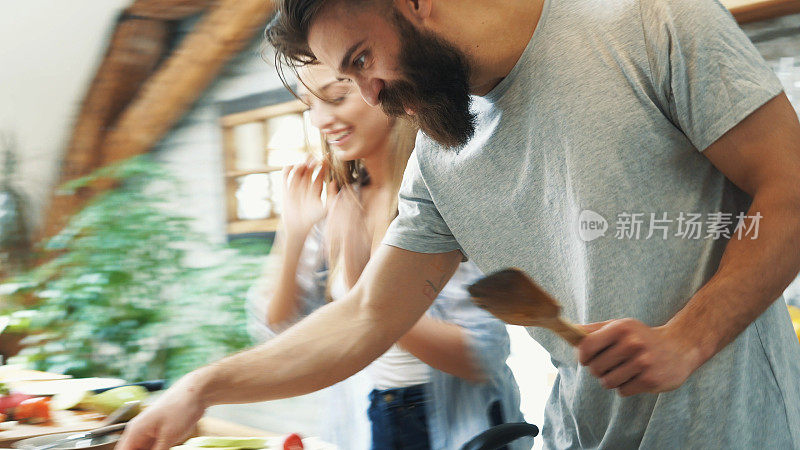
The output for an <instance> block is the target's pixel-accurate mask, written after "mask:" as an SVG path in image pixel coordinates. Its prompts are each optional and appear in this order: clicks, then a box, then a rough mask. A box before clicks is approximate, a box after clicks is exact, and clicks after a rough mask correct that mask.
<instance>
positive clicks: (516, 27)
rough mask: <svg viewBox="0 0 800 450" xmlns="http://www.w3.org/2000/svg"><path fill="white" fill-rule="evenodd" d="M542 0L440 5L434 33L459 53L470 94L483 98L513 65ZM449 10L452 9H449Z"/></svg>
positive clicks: (539, 12) (485, 0)
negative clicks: (463, 59)
mask: <svg viewBox="0 0 800 450" xmlns="http://www.w3.org/2000/svg"><path fill="white" fill-rule="evenodd" d="M544 2H545V0H474V1H463V2H461V1H459V2H441V3H440V5H442V6H441V11H440V14H439V15H440V17H441V18H444V17H447V18H448V19H450V20H443V19H440V20H438V21H437V22H438V23H437V25H438V26H437V28H440V30H435V31H436V32H437V34H439V35H440V36H442V37H443V38H445V39H446V40H448V41H449V42H451V43H453V44H454V45H455V46H456V47H457V48H458V49H460V50H461V51H463V52H464V53H465V54H466V55H467V58H468V59H469V63H470V66H471V69H472V74H471V76H470V86H471V89H470V90H471V93H472V94H474V95H486V94H488V93H489V91H491V90H492V89H493V88H494V87H495V86H497V84H498V83H500V81H502V80H503V78H505V77H506V76H507V75H508V74H509V72H511V69H513V68H514V66H515V65H516V64H517V61H519V58H520V57H521V56H522V53H523V52H524V51H525V48H526V47H527V46H528V42H530V40H531V37H532V36H533V32H534V30H535V29H536V26H537V25H538V23H539V18H540V17H541V15H542V8H543V6H544ZM451 9H452V10H451Z"/></svg>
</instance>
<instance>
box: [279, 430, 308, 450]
mask: <svg viewBox="0 0 800 450" xmlns="http://www.w3.org/2000/svg"><path fill="white" fill-rule="evenodd" d="M283 450H303V440H302V439H300V435H299V434H297V433H292V434H290V435H289V436H286V440H285V441H283Z"/></svg>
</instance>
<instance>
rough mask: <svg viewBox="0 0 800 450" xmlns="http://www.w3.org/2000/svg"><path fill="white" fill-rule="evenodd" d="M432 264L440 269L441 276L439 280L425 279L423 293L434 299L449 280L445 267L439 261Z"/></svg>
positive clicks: (431, 299)
mask: <svg viewBox="0 0 800 450" xmlns="http://www.w3.org/2000/svg"><path fill="white" fill-rule="evenodd" d="M431 266H432V267H433V268H434V269H436V270H438V271H439V273H441V276H440V277H439V281H436V280H425V286H424V287H423V288H422V294H423V295H425V297H427V298H428V299H429V300H430V301H434V300H436V297H437V296H438V295H439V292H440V291H441V290H442V288H443V287H444V285H445V283H446V281H447V273H445V270H444V269H445V268H444V266H443V265H442V263H441V262H439V261H434V262H433V263H432V264H431Z"/></svg>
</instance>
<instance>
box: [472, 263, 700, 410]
mask: <svg viewBox="0 0 800 450" xmlns="http://www.w3.org/2000/svg"><path fill="white" fill-rule="evenodd" d="M469 292H470V294H471V295H472V297H473V299H474V301H475V303H476V304H477V305H478V306H480V307H482V308H484V309H486V310H487V311H489V312H490V313H492V314H493V315H495V316H496V317H497V318H499V319H501V320H503V321H504V322H506V323H509V324H511V325H521V326H535V327H544V328H548V329H550V330H552V331H553V332H554V333H556V334H558V335H559V336H561V337H562V338H564V339H565V340H566V341H567V342H569V343H570V344H571V345H573V346H574V347H576V349H577V351H578V360H579V361H580V363H581V364H582V365H584V366H586V367H587V368H588V369H589V371H590V372H591V373H592V375H594V376H595V377H597V378H598V379H599V380H600V383H601V384H602V385H603V386H604V387H605V388H607V389H618V393H619V394H620V395H621V396H623V397H627V396H630V395H635V394H640V393H645V392H650V393H658V392H666V391H671V390H673V389H676V388H678V387H679V386H680V385H681V384H683V382H684V381H685V380H686V378H687V377H688V376H689V375H690V374H691V373H692V372H693V371H694V370H696V369H697V367H699V366H700V363H697V362H696V361H697V360H699V358H697V357H696V355H693V354H692V353H691V352H687V351H686V349H687V348H691V347H690V346H689V345H688V344H687V343H684V342H681V339H680V338H681V336H679V335H675V333H672V330H671V328H670V327H669V326H668V325H664V326H660V327H649V326H647V325H645V324H644V323H642V322H640V321H638V320H635V319H616V320H609V321H605V322H599V323H593V324H588V325H573V324H571V323H569V322H567V321H565V320H564V319H562V318H561V316H560V312H561V306H560V305H559V303H558V302H557V301H556V300H555V299H554V298H553V297H552V296H550V295H549V294H548V293H547V292H546V291H545V290H544V289H542V288H541V287H540V286H539V285H537V284H536V283H535V282H534V281H533V280H531V279H530V278H529V277H528V276H527V275H526V274H525V273H524V272H522V271H521V270H519V269H505V270H502V271H499V272H496V273H493V274H491V275H489V276H487V277H485V278H483V279H481V280H479V281H478V282H476V283H475V284H473V285H472V286H470V287H469Z"/></svg>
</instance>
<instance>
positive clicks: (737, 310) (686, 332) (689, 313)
mask: <svg viewBox="0 0 800 450" xmlns="http://www.w3.org/2000/svg"><path fill="white" fill-rule="evenodd" d="M703 154H704V155H705V156H706V157H708V158H709V160H711V162H712V163H713V164H714V165H715V166H716V167H717V168H718V169H719V170H720V171H721V172H722V173H724V174H725V176H727V177H728V178H729V179H730V180H731V181H732V182H733V183H735V184H736V185H737V186H739V188H741V189H742V190H744V191H746V192H747V193H749V194H750V195H751V196H752V197H753V203H752V205H751V207H750V210H749V212H748V213H747V214H748V216H755V215H756V214H759V215H760V216H761V219H760V223H759V229H758V238H757V239H754V240H752V239H750V238H749V237H744V238H743V239H741V240H740V239H735V238H734V239H731V240H730V242H729V243H728V245H727V247H726V249H725V253H724V254H723V257H722V260H721V261H720V265H719V268H718V269H717V272H716V273H715V274H714V276H713V277H712V278H711V279H710V280H709V281H708V283H706V285H705V286H703V287H702V288H701V289H700V290H699V291H698V292H697V293H695V295H694V296H693V297H692V298H691V299H690V300H689V302H688V303H687V304H686V306H685V307H684V308H683V309H682V310H681V311H679V312H678V314H676V315H675V317H673V318H672V319H671V320H670V321H669V322H668V323H667V324H665V325H664V326H661V327H655V328H650V327H647V326H646V325H644V324H643V323H641V322H639V321H636V320H633V319H623V320H614V321H609V322H606V323H603V324H594V325H592V326H590V327H588V329H589V331H594V332H593V333H592V334H590V335H589V336H588V337H587V338H586V339H584V341H583V342H582V343H581V345H580V348H579V358H580V361H581V363H582V364H584V365H586V366H588V368H589V370H590V371H591V372H592V374H594V375H595V376H597V377H598V378H600V381H601V383H602V384H603V385H604V386H605V387H606V388H609V389H619V393H620V394H621V395H623V396H625V395H633V394H638V393H641V392H664V391H669V390H672V389H675V388H677V387H679V386H680V385H681V384H683V382H684V381H685V380H686V378H687V377H688V376H689V375H690V374H691V373H692V372H694V371H695V370H696V369H697V368H699V367H700V366H701V365H703V364H704V363H705V362H706V361H707V360H708V359H710V358H711V357H712V356H714V355H715V354H717V352H719V351H720V350H722V349H723V348H724V347H725V346H726V345H728V344H729V343H730V342H731V341H733V340H734V339H735V338H736V336H738V335H739V334H740V333H741V332H742V331H744V329H745V328H747V326H749V325H750V324H751V323H752V322H753V321H754V320H755V319H756V318H758V316H759V315H761V314H762V313H763V312H764V311H765V310H766V309H767V308H768V307H769V306H770V305H771V304H772V303H773V302H774V301H775V299H776V298H778V297H779V296H780V295H781V292H783V290H784V289H785V288H786V286H788V284H789V283H790V282H791V281H792V279H793V278H794V277H796V276H797V273H798V270H799V269H800V252H798V249H799V248H800V183H798V181H797V178H798V176H800V123H798V119H797V115H796V113H795V112H794V110H793V109H792V106H791V104H790V103H789V101H788V99H787V98H786V95H785V94H780V95H778V96H777V97H775V98H774V99H772V100H770V101H769V102H767V103H766V104H764V105H763V106H762V107H761V108H759V109H758V110H756V111H755V112H754V113H753V114H751V115H750V116H749V117H747V118H746V119H745V120H743V121H742V122H741V123H739V124H738V125H736V126H735V127H734V128H733V129H731V130H730V131H728V132H727V133H726V134H725V135H724V136H722V137H721V138H720V139H719V140H717V141H716V142H715V143H714V144H712V145H711V146H710V147H708V148H707V149H706V150H705V151H704V152H703Z"/></svg>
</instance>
